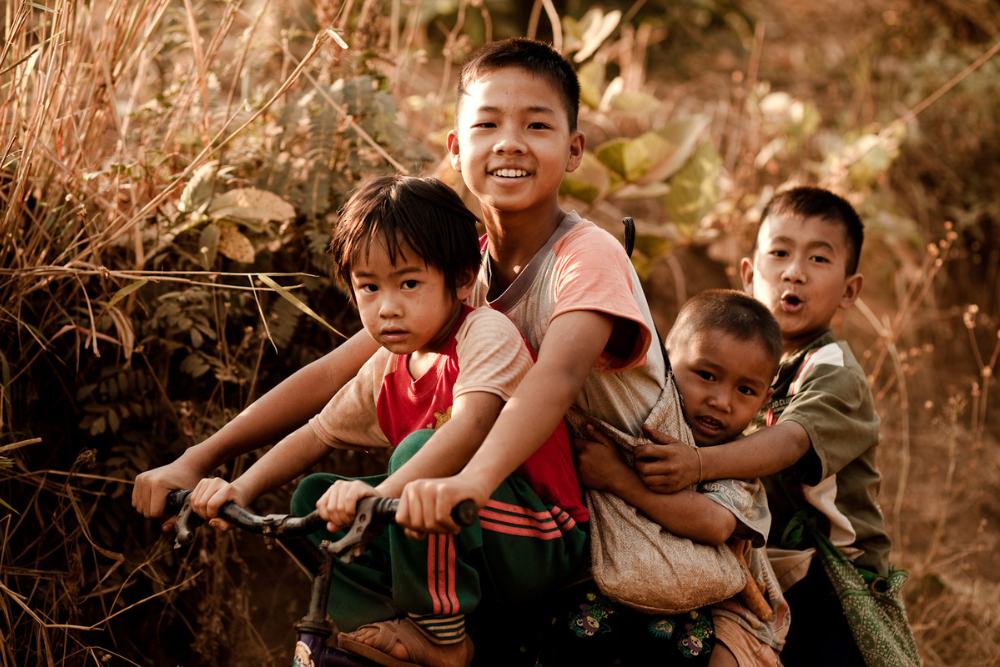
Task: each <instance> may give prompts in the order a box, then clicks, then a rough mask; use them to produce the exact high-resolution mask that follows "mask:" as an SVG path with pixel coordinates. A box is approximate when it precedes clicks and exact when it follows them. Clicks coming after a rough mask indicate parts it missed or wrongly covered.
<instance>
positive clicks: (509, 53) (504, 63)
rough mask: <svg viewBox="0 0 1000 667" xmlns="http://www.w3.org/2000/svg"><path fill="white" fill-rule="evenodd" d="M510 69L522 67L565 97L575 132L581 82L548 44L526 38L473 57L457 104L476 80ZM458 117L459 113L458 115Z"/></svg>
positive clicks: (465, 68) (492, 44) (490, 46)
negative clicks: (545, 81) (542, 79)
mask: <svg viewBox="0 0 1000 667" xmlns="http://www.w3.org/2000/svg"><path fill="white" fill-rule="evenodd" d="M508 67H519V68H521V69H523V70H525V71H526V72H528V73H530V74H534V75H536V76H540V77H542V78H544V79H546V80H547V81H548V82H549V83H550V84H551V85H552V86H553V87H554V88H555V89H556V90H557V91H558V92H559V96H560V97H562V99H563V103H564V104H565V105H566V115H567V118H568V119H569V131H570V132H575V131H576V118H577V115H579V113H580V81H579V80H578V79H577V78H576V72H575V71H574V70H573V66H572V65H570V64H569V61H568V60H566V59H565V58H563V57H562V55H560V54H559V52H558V51H556V50H555V49H554V48H552V47H551V46H549V45H548V44H546V43H545V42H539V41H537V40H534V39H528V38H527V37H512V38H511V39H504V40H500V41H497V42H489V43H488V44H485V45H484V46H483V47H482V48H480V49H479V50H478V51H476V52H475V53H473V54H472V56H471V57H470V58H469V60H468V61H466V63H465V65H463V66H462V73H461V74H460V75H459V77H458V101H457V103H456V104H457V105H458V106H461V104H462V96H463V95H465V92H466V91H467V90H468V88H469V86H470V85H472V83H473V82H475V81H476V80H477V79H479V78H480V77H481V76H483V75H484V74H487V73H489V72H493V71H496V70H499V69H506V68H508ZM456 116H457V113H456Z"/></svg>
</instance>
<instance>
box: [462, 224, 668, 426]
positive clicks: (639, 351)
mask: <svg viewBox="0 0 1000 667" xmlns="http://www.w3.org/2000/svg"><path fill="white" fill-rule="evenodd" d="M481 243H482V247H483V249H484V250H486V248H487V247H488V246H487V241H486V237H483V240H482V242H481ZM490 275H491V269H490V258H489V253H488V252H484V257H483V266H482V268H481V270H480V272H479V278H478V280H477V282H476V284H475V286H474V288H473V291H472V295H471V296H470V297H469V304H470V305H472V306H482V305H489V306H490V307H491V308H493V309H494V310H498V311H500V312H502V313H503V314H505V315H506V316H507V317H509V318H510V319H511V321H513V322H514V324H515V325H516V326H517V328H518V330H520V332H521V333H522V334H523V335H524V337H525V338H526V339H527V341H528V344H529V345H531V348H532V349H534V350H538V349H540V348H541V344H542V338H543V337H544V336H545V332H546V331H547V330H548V328H549V323H550V322H552V320H553V319H555V318H556V317H558V316H559V315H562V314H563V313H567V312H570V311H573V310H592V311H595V312H599V313H603V314H606V315H608V316H610V317H612V318H614V319H615V320H616V321H617V322H616V326H618V325H622V324H626V325H627V324H629V323H631V324H633V325H634V326H632V327H631V330H632V336H631V340H630V341H628V342H630V343H631V344H630V345H628V346H627V348H628V352H627V353H625V354H624V355H620V354H619V355H613V354H611V353H610V352H607V351H605V352H604V353H603V354H602V355H601V356H600V357H599V359H598V361H597V363H596V364H595V366H594V368H593V369H591V372H590V374H589V375H588V376H587V379H586V380H585V381H584V384H583V388H582V390H581V392H580V395H579V396H578V397H577V399H576V401H575V406H576V407H577V408H578V409H579V410H580V411H582V412H583V413H585V414H587V415H589V416H591V417H595V418H598V419H601V420H603V421H605V422H607V423H608V424H610V425H612V426H614V427H616V428H617V429H619V430H621V431H623V432H625V433H631V434H632V435H641V428H642V423H643V421H645V419H646V417H647V416H648V415H649V413H650V411H651V410H652V409H653V405H654V404H655V403H656V400H657V398H658V397H659V396H660V392H661V391H662V389H663V384H664V378H665V375H666V373H665V372H664V370H665V369H664V361H663V354H662V352H661V350H660V345H659V344H658V342H656V341H653V340H652V338H653V335H654V334H653V332H654V331H655V329H654V327H653V319H652V316H651V315H650V312H649V306H648V305H647V303H646V297H645V295H644V294H643V292H642V286H641V285H640V283H639V276H638V275H637V274H636V272H635V269H634V268H633V267H632V263H631V261H629V258H628V256H627V255H626V254H625V250H624V248H622V245H621V243H620V242H619V241H618V240H617V239H615V238H614V237H613V236H612V235H611V234H609V233H608V232H606V231H604V230H603V229H601V228H600V227H598V226H597V225H595V224H594V223H592V222H590V221H589V220H584V219H583V218H581V217H580V216H579V215H578V214H577V213H576V212H575V211H573V212H570V213H568V214H567V215H566V216H565V218H563V221H562V222H561V223H560V225H559V227H558V228H557V229H556V231H555V232H554V233H553V236H552V238H551V239H550V240H549V243H548V244H546V246H543V247H542V248H541V249H540V250H539V251H538V253H536V254H535V257H534V258H532V260H531V261H530V262H529V263H528V264H527V265H526V266H525V268H524V270H522V271H521V273H520V274H519V275H518V276H517V277H516V278H515V279H514V281H513V282H512V283H511V284H510V285H509V286H508V287H507V289H506V290H504V292H503V293H502V294H500V295H498V296H496V297H495V298H494V299H492V300H490V299H488V298H487V297H488V295H489V290H490Z"/></svg>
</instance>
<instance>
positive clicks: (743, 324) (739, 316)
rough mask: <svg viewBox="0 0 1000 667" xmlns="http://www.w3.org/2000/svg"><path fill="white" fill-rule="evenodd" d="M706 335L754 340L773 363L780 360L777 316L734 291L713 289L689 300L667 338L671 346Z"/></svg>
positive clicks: (779, 336) (758, 302) (763, 306)
mask: <svg viewBox="0 0 1000 667" xmlns="http://www.w3.org/2000/svg"><path fill="white" fill-rule="evenodd" d="M706 332H712V333H716V332H718V333H725V334H729V335H730V336H732V337H733V338H738V339H740V340H752V341H756V342H757V343H759V344H760V347H761V350H762V351H763V352H764V353H765V354H767V355H768V358H769V359H770V360H771V361H772V362H773V363H774V369H775V371H777V370H778V363H779V362H780V361H781V352H782V347H781V329H780V328H779V327H778V322H777V320H775V319H774V315H772V314H771V311H769V310H768V309H767V306H765V305H764V304H762V303H761V302H760V301H758V300H757V299H755V298H753V297H752V296H750V295H749V294H745V293H744V292H738V291H736V290H732V289H710V290H705V291H704V292H700V293H698V294H697V295H695V296H693V297H691V298H690V299H688V300H687V301H686V302H685V303H684V305H683V306H682V307H681V311H680V312H679V313H678V314H677V319H675V320H674V326H673V327H671V329H670V333H669V334H668V336H667V347H668V348H669V347H671V343H675V342H678V341H682V340H686V339H688V338H691V337H692V336H694V335H697V334H704V333H706Z"/></svg>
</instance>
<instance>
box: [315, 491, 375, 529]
mask: <svg viewBox="0 0 1000 667" xmlns="http://www.w3.org/2000/svg"><path fill="white" fill-rule="evenodd" d="M377 495H379V493H378V491H377V490H376V489H375V487H373V486H371V485H370V484H366V483H365V482H362V481H361V480H358V479H352V480H344V479H340V480H337V481H336V482H334V483H333V486H331V487H330V488H329V489H327V490H326V493H324V494H323V495H322V496H320V499H319V500H317V501H316V513H317V514H319V516H320V518H322V519H324V520H325V521H326V529H327V530H328V531H330V532H331V533H335V532H337V531H338V530H340V529H341V528H346V527H347V526H349V525H351V522H352V521H354V516H355V514H356V513H357V507H358V501H359V500H361V499H362V498H367V497H368V496H377Z"/></svg>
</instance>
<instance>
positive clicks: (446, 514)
mask: <svg viewBox="0 0 1000 667" xmlns="http://www.w3.org/2000/svg"><path fill="white" fill-rule="evenodd" d="M466 500H469V501H472V503H474V507H475V508H479V507H483V506H484V505H485V504H486V503H487V501H489V493H487V492H485V491H484V490H483V489H482V487H481V485H479V484H476V483H475V482H473V481H471V480H468V479H465V478H464V477H463V476H462V475H461V473H460V474H458V475H453V476H451V477H440V478H430V479H415V480H413V481H411V482H409V483H407V485H406V486H404V487H403V492H402V493H401V494H400V496H399V509H398V510H397V511H396V523H397V524H399V525H400V526H403V528H404V529H405V531H404V532H405V533H406V535H407V537H410V538H412V539H423V538H424V537H426V536H427V534H428V533H451V534H452V535H456V534H458V532H459V531H460V530H461V527H460V526H459V525H458V524H457V523H456V522H455V518H454V515H453V510H455V508H456V507H458V506H459V505H460V504H462V503H463V501H466ZM474 518H475V514H474V513H473V514H472V516H471V517H470V518H469V523H468V524H466V525H469V524H471V523H472V521H473V520H474Z"/></svg>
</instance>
